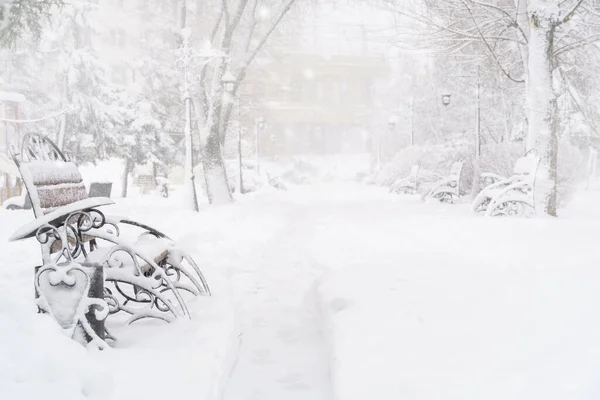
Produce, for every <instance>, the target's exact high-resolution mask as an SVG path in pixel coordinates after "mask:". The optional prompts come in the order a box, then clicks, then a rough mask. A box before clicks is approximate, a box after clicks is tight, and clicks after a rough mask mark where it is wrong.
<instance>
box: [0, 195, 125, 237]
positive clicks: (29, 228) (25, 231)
mask: <svg viewBox="0 0 600 400" xmlns="http://www.w3.org/2000/svg"><path fill="white" fill-rule="evenodd" d="M109 204H114V201H112V200H111V199H109V198H106V197H93V198H88V199H83V200H79V201H76V202H74V203H71V204H69V205H66V206H64V207H61V208H59V209H57V210H54V211H52V212H50V213H48V214H46V215H44V216H42V217H39V218H36V219H34V220H33V221H31V222H28V223H27V224H25V225H23V226H22V227H20V228H19V229H17V230H16V231H15V232H14V233H13V234H12V236H11V237H10V238H9V239H8V240H9V241H10V242H13V241H16V240H23V239H27V238H30V237H33V236H35V235H36V233H37V231H38V229H40V228H41V227H43V226H45V225H52V226H59V225H61V224H62V223H63V222H65V220H66V219H67V218H68V217H69V215H71V214H72V213H74V212H78V211H86V210H90V209H92V208H96V207H100V206H105V205H109Z"/></svg>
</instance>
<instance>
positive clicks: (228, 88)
mask: <svg viewBox="0 0 600 400" xmlns="http://www.w3.org/2000/svg"><path fill="white" fill-rule="evenodd" d="M236 83H237V78H236V77H235V76H234V75H233V74H232V73H231V71H230V70H229V67H227V70H226V71H225V74H223V77H222V78H221V84H222V85H223V89H225V92H227V93H229V94H230V95H233V96H234V99H233V101H234V105H235V113H236V116H237V125H238V127H237V129H238V167H239V174H240V194H244V193H246V190H245V188H244V171H243V170H244V168H243V160H242V121H241V118H240V114H241V113H240V98H239V97H238V96H235V95H234V93H233V92H234V91H235V86H236Z"/></svg>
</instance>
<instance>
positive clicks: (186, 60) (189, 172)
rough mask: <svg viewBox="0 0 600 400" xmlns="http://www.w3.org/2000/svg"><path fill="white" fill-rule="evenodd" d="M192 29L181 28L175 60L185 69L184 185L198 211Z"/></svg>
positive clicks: (192, 206) (195, 209)
mask: <svg viewBox="0 0 600 400" xmlns="http://www.w3.org/2000/svg"><path fill="white" fill-rule="evenodd" d="M190 35H191V31H190V29H188V28H184V29H182V30H181V37H182V39H183V44H182V47H181V48H180V57H179V58H178V59H177V60H176V61H175V65H176V66H179V67H180V68H181V69H182V71H183V93H182V95H183V101H184V109H185V128H184V132H183V134H184V143H185V161H184V166H183V169H184V187H185V190H186V191H187V192H188V193H186V201H188V202H190V204H188V206H189V207H190V208H191V209H192V210H194V211H198V196H197V195H196V185H195V184H194V165H193V164H194V155H193V151H194V149H193V143H192V95H191V86H192V83H191V75H192V73H193V69H194V65H193V61H192V59H193V55H192V51H191V49H190V46H189V39H190Z"/></svg>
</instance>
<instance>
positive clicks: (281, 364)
mask: <svg viewBox="0 0 600 400" xmlns="http://www.w3.org/2000/svg"><path fill="white" fill-rule="evenodd" d="M253 211H254V212H256V213H261V212H266V213H268V214H270V216H268V218H273V213H276V215H277V218H278V219H280V220H281V222H282V225H281V227H280V228H279V230H278V231H277V232H275V234H274V235H273V237H272V238H271V240H269V241H267V242H266V243H264V244H263V245H262V246H261V247H260V248H259V249H258V250H256V251H254V252H253V254H252V255H251V256H250V257H249V259H246V264H245V265H242V266H240V270H238V271H235V272H234V273H233V280H234V282H233V283H234V285H235V286H236V287H238V288H242V289H240V290H239V293H238V296H239V299H238V300H239V301H240V303H241V310H240V312H241V313H242V317H241V318H242V337H241V347H240V351H239V355H238V360H237V363H236V365H235V368H234V370H233V374H232V376H231V379H230V381H229V384H228V387H227V390H226V392H225V399H226V400H239V399H261V400H279V399H289V400H294V399H310V400H321V399H331V398H332V395H331V388H330V382H329V360H328V357H329V355H328V352H327V349H326V346H325V343H324V342H323V338H322V336H321V332H320V322H319V318H320V317H319V314H318V310H317V304H316V300H315V296H314V283H315V280H316V279H317V278H318V277H319V276H320V275H321V274H322V272H323V270H322V267H321V266H319V265H318V264H316V263H315V262H314V261H313V260H312V259H311V258H310V256H309V254H308V253H307V252H306V251H304V249H303V248H302V247H301V246H302V244H303V243H306V242H308V241H309V239H310V237H311V234H312V232H313V229H314V226H315V225H316V219H318V218H319V214H318V213H315V212H314V211H313V210H312V207H310V206H302V205H291V204H274V205H273V207H271V208H269V210H264V209H262V208H261V209H257V210H253ZM266 217H267V216H266Z"/></svg>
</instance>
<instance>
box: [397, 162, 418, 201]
mask: <svg viewBox="0 0 600 400" xmlns="http://www.w3.org/2000/svg"><path fill="white" fill-rule="evenodd" d="M420 169H421V167H420V166H419V164H415V165H413V166H412V168H411V169H410V174H409V175H408V176H407V177H405V178H400V179H398V180H397V181H395V182H394V183H392V185H391V186H390V193H396V194H416V193H417V180H418V178H419V170H420Z"/></svg>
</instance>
